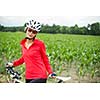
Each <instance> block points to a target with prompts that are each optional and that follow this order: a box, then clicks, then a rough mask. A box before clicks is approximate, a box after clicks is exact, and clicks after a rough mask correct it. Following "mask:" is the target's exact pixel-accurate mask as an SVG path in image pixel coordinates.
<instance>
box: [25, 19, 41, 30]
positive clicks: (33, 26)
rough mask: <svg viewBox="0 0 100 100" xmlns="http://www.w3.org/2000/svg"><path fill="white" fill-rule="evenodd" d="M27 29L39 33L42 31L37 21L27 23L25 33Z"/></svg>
mask: <svg viewBox="0 0 100 100" xmlns="http://www.w3.org/2000/svg"><path fill="white" fill-rule="evenodd" d="M27 28H31V29H33V30H35V31H37V32H39V31H40V29H41V24H40V23H39V22H37V21H35V20H30V21H29V22H27V23H25V31H26V29H27Z"/></svg>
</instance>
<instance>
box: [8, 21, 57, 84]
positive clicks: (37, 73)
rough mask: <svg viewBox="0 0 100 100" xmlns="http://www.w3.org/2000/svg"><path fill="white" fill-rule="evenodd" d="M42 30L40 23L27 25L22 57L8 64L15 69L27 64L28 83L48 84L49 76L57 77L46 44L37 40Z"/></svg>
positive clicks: (26, 75) (22, 42) (22, 45)
mask: <svg viewBox="0 0 100 100" xmlns="http://www.w3.org/2000/svg"><path fill="white" fill-rule="evenodd" d="M40 28H41V25H40V23H39V22H37V21H34V20H30V21H29V22H27V23H26V24H25V33H26V37H25V39H23V40H22V41H21V43H20V44H21V47H22V56H21V58H19V59H18V60H15V61H13V63H8V65H9V66H14V67H16V66H19V65H21V64H23V63H25V65H26V71H25V78H26V83H46V80H47V77H48V75H51V76H52V77H53V78H54V77H55V74H54V73H53V70H52V68H51V65H50V63H49V60H48V57H47V55H46V48H45V44H44V42H43V41H41V40H39V39H37V38H36V35H37V33H38V32H39V31H40Z"/></svg>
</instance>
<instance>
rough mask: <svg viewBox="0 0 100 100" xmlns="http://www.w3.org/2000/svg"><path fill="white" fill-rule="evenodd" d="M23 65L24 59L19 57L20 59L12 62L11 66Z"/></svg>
mask: <svg viewBox="0 0 100 100" xmlns="http://www.w3.org/2000/svg"><path fill="white" fill-rule="evenodd" d="M23 63H24V58H23V56H22V57H21V58H19V59H17V60H15V61H14V62H13V66H15V67H16V66H19V65H21V64H23Z"/></svg>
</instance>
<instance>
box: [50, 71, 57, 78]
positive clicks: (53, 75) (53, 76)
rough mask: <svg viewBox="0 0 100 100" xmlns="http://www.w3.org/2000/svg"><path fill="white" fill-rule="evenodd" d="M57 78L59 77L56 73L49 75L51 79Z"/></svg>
mask: <svg viewBox="0 0 100 100" xmlns="http://www.w3.org/2000/svg"><path fill="white" fill-rule="evenodd" d="M56 76H57V75H56V73H54V72H53V73H51V74H50V75H49V77H51V78H56Z"/></svg>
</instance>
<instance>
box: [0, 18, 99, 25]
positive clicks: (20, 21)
mask: <svg viewBox="0 0 100 100" xmlns="http://www.w3.org/2000/svg"><path fill="white" fill-rule="evenodd" d="M30 19H35V20H37V21H39V22H40V23H41V24H49V25H52V24H56V25H66V26H74V25H75V24H77V25H78V26H87V25H88V24H92V23H95V22H100V16H0V24H1V25H4V26H22V25H24V23H25V22H27V21H28V20H30Z"/></svg>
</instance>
